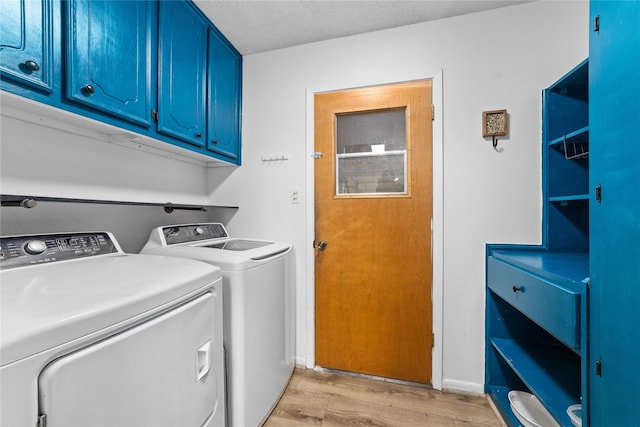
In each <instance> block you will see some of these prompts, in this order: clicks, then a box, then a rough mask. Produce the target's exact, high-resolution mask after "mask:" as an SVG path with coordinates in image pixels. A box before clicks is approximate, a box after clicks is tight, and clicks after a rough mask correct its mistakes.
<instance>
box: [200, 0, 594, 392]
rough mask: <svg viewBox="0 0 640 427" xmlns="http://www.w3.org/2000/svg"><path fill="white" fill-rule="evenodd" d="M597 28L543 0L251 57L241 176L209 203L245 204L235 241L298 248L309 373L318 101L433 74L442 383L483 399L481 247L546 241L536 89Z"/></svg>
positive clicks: (301, 334) (582, 14) (215, 190)
mask: <svg viewBox="0 0 640 427" xmlns="http://www.w3.org/2000/svg"><path fill="white" fill-rule="evenodd" d="M588 29H589V22H588V3H587V2H586V1H567V2H563V1H553V2H551V1H537V2H533V3H526V4H522V5H518V6H511V7H508V8H503V9H497V10H492V11H488V12H483V13H477V14H472V15H467V16H462V17H456V18H450V19H445V20H441V21H436V22H430V23H423V24H417V25H412V26H407V27H402V28H397V29H391V30H386V31H381V32H376V33H369V34H365V35H359V36H352V37H347V38H341V39H336V40H331V41H326V42H320V43H314V44H309V45H305V46H299V47H293V48H288V49H283V50H278V51H272V52H266V53H261V54H256V55H251V56H247V57H245V58H244V88H243V91H244V100H243V109H244V111H243V166H242V167H241V168H239V169H237V170H233V171H231V170H228V169H210V170H209V171H208V179H209V183H210V186H211V188H210V196H209V197H210V199H209V202H211V203H220V204H227V203H229V204H238V205H240V210H239V211H238V213H237V214H236V215H235V216H234V217H233V219H232V220H231V222H230V224H229V228H230V232H231V233H232V234H235V235H239V234H242V235H246V236H255V237H264V238H273V239H280V240H287V241H290V242H292V243H293V244H294V245H295V248H296V256H295V275H296V283H297V326H298V330H297V355H298V361H299V362H300V363H303V364H308V365H312V364H313V280H312V279H313V262H312V260H313V258H312V250H311V240H312V238H313V215H312V214H313V194H312V190H313V180H312V177H313V161H312V160H310V159H309V154H310V153H311V152H312V151H313V132H312V126H313V123H312V118H313V111H312V106H313V104H312V102H310V99H309V98H310V96H311V95H312V93H313V92H316V91H326V90H337V89H345V88H350V87H358V86H366V85H373V84H381V83H390V82H395V81H403V80H408V79H415V78H429V77H437V79H436V81H435V83H436V84H437V85H439V86H440V87H436V88H435V91H436V92H435V93H439V91H441V95H442V98H441V99H436V100H435V101H436V104H437V105H438V104H439V105H443V107H444V108H443V110H442V109H441V110H442V111H438V112H437V114H440V115H441V116H439V119H438V122H437V123H436V126H437V127H438V126H439V128H438V129H436V131H435V132H437V133H439V135H436V137H435V138H434V143H435V144H440V147H436V151H438V153H436V154H437V155H436V158H435V159H434V162H435V163H436V164H435V165H434V169H435V170H436V171H439V172H438V174H439V176H436V177H434V179H435V185H438V186H441V188H439V189H436V190H437V191H440V193H441V194H443V197H444V201H443V202H442V201H440V202H438V203H437V205H436V206H434V209H435V210H436V211H438V210H439V211H440V212H443V215H441V224H437V226H438V227H440V229H441V230H443V236H444V237H442V235H440V236H436V239H439V240H440V241H436V242H435V247H436V248H443V253H442V254H440V255H442V256H441V259H442V265H441V266H436V269H437V268H438V267H441V268H440V270H441V272H442V274H441V275H440V277H437V278H436V282H434V295H435V296H436V300H434V313H436V318H434V329H435V332H436V334H437V335H441V336H436V343H437V348H436V353H438V354H436V355H435V356H434V363H436V364H437V365H438V366H434V378H433V382H434V385H435V386H437V387H443V388H452V389H460V390H467V391H482V389H483V386H482V384H483V382H484V305H485V293H484V289H485V288H484V250H485V243H487V242H520V243H539V242H540V240H541V184H540V179H541V176H540V165H541V159H540V152H541V151H540V150H541V148H540V132H541V90H542V89H543V88H545V87H546V86H548V85H550V84H551V83H552V82H553V81H555V80H556V79H557V78H559V77H560V76H561V75H562V74H564V73H565V72H566V71H568V70H569V69H571V68H572V67H573V66H575V65H576V64H578V63H579V62H580V61H582V60H583V59H584V58H586V57H587V55H588ZM502 108H506V109H507V110H508V113H509V135H508V137H507V138H505V139H502V140H500V142H499V148H500V149H501V150H502V151H501V152H497V151H495V150H494V149H493V148H492V146H491V141H490V140H487V139H483V138H482V134H481V113H482V111H484V110H493V109H502ZM263 154H267V155H268V154H287V155H288V156H289V160H285V161H280V162H274V163H263V162H261V156H262V155H263ZM292 188H297V189H300V190H301V194H302V203H301V204H291V203H290V202H289V193H290V190H291V189H292ZM438 204H439V205H440V206H438ZM440 296H442V298H440Z"/></svg>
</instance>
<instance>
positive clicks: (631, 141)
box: [589, 1, 640, 427]
mask: <svg viewBox="0 0 640 427" xmlns="http://www.w3.org/2000/svg"><path fill="white" fill-rule="evenodd" d="M590 14H591V21H592V22H594V21H595V19H596V17H597V18H599V31H598V32H595V31H593V30H592V31H590V40H589V54H590V63H589V65H590V70H589V78H590V82H589V85H590V91H591V93H590V96H591V100H592V102H591V103H590V117H589V121H590V129H591V130H590V133H591V167H590V188H591V192H590V193H591V195H592V197H591V201H590V211H591V290H590V312H589V314H590V323H591V336H590V366H589V381H590V384H591V390H590V402H591V410H590V417H591V425H592V426H594V427H600V426H603V427H604V426H638V425H640V405H638V397H637V396H638V392H639V390H640V375H638V361H639V360H640V314H639V313H640V139H639V138H640V101H639V100H640V78H639V76H640V74H639V71H638V70H640V48H639V47H640V2H639V1H592V2H591V3H590ZM596 185H601V186H602V200H601V202H598V201H597V200H595V197H594V194H595V192H594V188H595V186H596ZM599 360H601V362H602V375H598V374H597V373H596V365H595V364H596V361H599Z"/></svg>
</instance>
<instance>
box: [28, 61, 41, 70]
mask: <svg viewBox="0 0 640 427" xmlns="http://www.w3.org/2000/svg"><path fill="white" fill-rule="evenodd" d="M24 65H25V66H26V67H27V68H28V69H30V70H31V71H38V70H39V69H40V66H39V65H38V63H37V62H36V61H32V60H28V61H25V62H24Z"/></svg>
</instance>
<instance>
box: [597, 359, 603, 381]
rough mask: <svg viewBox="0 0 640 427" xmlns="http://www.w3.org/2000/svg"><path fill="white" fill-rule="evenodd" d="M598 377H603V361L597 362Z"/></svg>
mask: <svg viewBox="0 0 640 427" xmlns="http://www.w3.org/2000/svg"><path fill="white" fill-rule="evenodd" d="M596 375H597V376H599V377H601V376H602V359H598V360H596Z"/></svg>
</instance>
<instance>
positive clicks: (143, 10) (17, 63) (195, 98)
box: [0, 0, 242, 165]
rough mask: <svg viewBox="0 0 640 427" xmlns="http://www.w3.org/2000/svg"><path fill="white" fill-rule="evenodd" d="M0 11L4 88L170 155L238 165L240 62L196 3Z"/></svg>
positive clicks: (11, 1) (8, 0)
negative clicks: (103, 126) (120, 131)
mask: <svg viewBox="0 0 640 427" xmlns="http://www.w3.org/2000/svg"><path fill="white" fill-rule="evenodd" d="M0 10H1V11H2V17H1V19H0V89H2V90H4V91H8V92H11V93H14V94H16V95H19V96H22V97H25V98H29V99H31V100H34V101H37V102H41V103H44V104H48V105H50V106H53V107H56V108H59V109H63V110H66V111H71V112H73V113H76V114H79V115H81V116H85V117H89V118H91V119H93V120H97V121H99V122H103V123H106V124H108V125H110V126H115V127H116V128H119V129H122V130H123V132H122V135H123V136H125V137H126V136H127V135H131V132H133V133H134V134H135V135H138V136H140V135H141V136H142V137H147V138H149V139H150V140H149V141H147V142H148V144H147V145H151V146H153V147H154V148H157V149H160V150H165V151H168V152H171V153H172V155H173V154H178V155H182V156H186V157H191V158H195V159H198V160H200V161H204V162H205V163H209V161H214V159H215V160H221V161H223V162H227V163H229V164H236V165H239V164H240V121H241V104H242V103H241V91H242V56H241V55H240V54H239V53H238V52H237V51H236V50H235V49H234V48H233V46H232V45H231V44H230V43H229V42H228V41H227V40H226V39H225V37H224V36H223V35H222V34H221V33H220V32H218V30H217V29H216V28H215V26H214V25H213V24H212V23H211V21H210V20H209V19H208V18H207V17H206V16H205V15H204V14H203V13H202V12H201V11H200V10H199V9H198V8H197V7H196V6H195V5H194V3H193V2H191V1H168V0H167V1H153V0H147V1H145V0H127V1H112V0H106V1H105V0H65V1H59V0H42V1H40V0H0ZM68 120H69V121H70V122H72V123H73V124H74V126H75V125H76V122H77V118H75V117H72V116H68ZM114 132H115V133H117V132H118V130H117V129H116V130H115V131H114V129H113V128H108V130H106V131H105V133H106V134H109V135H112V134H113V133H114ZM135 135H134V138H138V136H135Z"/></svg>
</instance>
